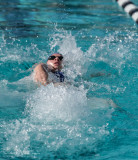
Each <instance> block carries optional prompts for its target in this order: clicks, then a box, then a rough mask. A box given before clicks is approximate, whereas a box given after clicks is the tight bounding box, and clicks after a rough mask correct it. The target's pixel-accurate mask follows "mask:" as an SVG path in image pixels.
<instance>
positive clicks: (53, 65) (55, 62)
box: [47, 53, 63, 70]
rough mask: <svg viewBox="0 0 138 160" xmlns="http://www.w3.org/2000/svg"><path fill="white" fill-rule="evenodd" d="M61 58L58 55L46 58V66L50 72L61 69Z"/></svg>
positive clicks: (60, 55)
mask: <svg viewBox="0 0 138 160" xmlns="http://www.w3.org/2000/svg"><path fill="white" fill-rule="evenodd" d="M62 61H63V56H62V54H60V53H54V54H52V55H50V56H49V57H48V60H47V65H48V67H50V69H52V70H61V69H62Z"/></svg>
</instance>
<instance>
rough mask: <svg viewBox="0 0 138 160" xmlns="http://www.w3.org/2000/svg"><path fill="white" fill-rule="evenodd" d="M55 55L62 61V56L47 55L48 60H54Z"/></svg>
mask: <svg viewBox="0 0 138 160" xmlns="http://www.w3.org/2000/svg"><path fill="white" fill-rule="evenodd" d="M56 57H58V59H59V60H60V61H62V59H63V56H49V57H48V60H54V59H55V58H56Z"/></svg>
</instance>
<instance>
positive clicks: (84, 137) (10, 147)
mask: <svg viewBox="0 0 138 160" xmlns="http://www.w3.org/2000/svg"><path fill="white" fill-rule="evenodd" d="M116 34H117V35H118V33H116ZM116 34H115V35H114V37H116V36H117V35H116ZM114 37H113V36H112V35H109V36H107V37H105V38H104V39H103V41H102V42H101V41H100V40H98V39H100V38H98V39H97V45H96V44H92V45H91V46H90V47H89V49H88V51H87V52H86V53H84V52H83V51H82V50H81V48H79V47H77V43H76V39H75V36H72V35H71V33H67V32H65V31H64V32H62V31H61V32H59V31H58V33H57V34H53V35H52V36H51V39H52V40H51V44H50V46H51V50H56V49H57V48H58V52H60V53H61V54H63V56H64V57H65V63H64V65H65V68H64V69H63V71H64V72H65V75H66V76H67V77H68V81H71V84H65V85H59V86H56V87H55V86H54V85H53V84H50V85H48V86H46V87H45V86H40V87H36V85H35V84H34V87H32V88H31V89H30V88H29V87H30V85H26V84H28V83H30V82H31V83H32V81H31V77H27V76H25V77H24V78H22V79H20V80H17V81H14V82H9V81H8V80H4V81H1V88H4V89H5V88H6V89H5V90H3V92H4V93H3V94H2V95H4V94H5V93H7V95H8V96H10V97H12V94H11V92H10V90H9V89H7V86H9V88H10V89H11V91H13V89H12V86H14V87H13V88H16V90H17V91H14V92H12V93H13V99H14V97H16V96H17V95H20V96H19V98H21V99H22V98H23V97H24V101H25V107H24V111H23V112H22V114H23V115H24V116H23V117H18V118H16V119H13V120H10V121H3V122H2V124H1V130H2V131H1V133H2V136H1V142H2V144H3V145H2V154H3V155H7V157H8V156H9V157H12V158H15V157H29V158H36V159H44V158H48V157H49V158H55V157H56V156H57V155H58V158H63V159H66V158H67V157H70V158H71V157H72V158H76V157H79V156H83V154H84V155H85V154H88V155H95V156H98V155H99V152H100V149H102V147H103V146H104V144H105V141H104V140H105V137H107V136H109V135H111V134H112V133H114V128H113V127H111V128H110V127H109V123H110V119H111V118H112V113H113V112H114V109H113V107H114V103H113V101H112V100H110V99H107V98H103V97H104V96H105V97H106V96H107V95H110V94H111V93H117V92H118V93H120V92H121V93H124V91H125V89H126V88H125V86H123V85H122V86H121V85H119V87H118V84H116V83H113V84H114V85H113V86H111V84H110V83H106V80H105V79H104V82H102V80H101V81H99V82H98V81H96V80H95V81H92V80H91V77H90V74H91V73H92V71H94V69H93V68H96V66H97V65H96V64H97V63H98V64H102V65H103V64H104V66H106V67H107V68H106V67H105V69H103V70H102V71H104V73H107V71H109V70H110V71H113V72H112V75H111V79H110V80H112V78H113V79H114V77H115V74H116V72H117V74H118V75H119V74H121V73H122V72H123V68H124V66H123V65H122V64H125V63H127V61H129V60H130V59H131V57H132V55H131V52H129V51H128V48H127V49H126V48H125V49H124V48H123V45H122V42H120V43H119V44H118V45H117V46H116V44H115V43H116V41H117V39H115V38H114ZM130 39H131V38H128V39H127V40H126V42H129V40H130ZM98 41H99V42H98ZM117 43H118V42H117ZM112 44H114V45H113V46H114V47H113V48H114V49H113V48H112V49H110V45H112ZM134 45H135V44H134ZM32 46H35V45H32ZM32 46H31V47H30V49H28V48H25V49H26V50H27V51H31V50H33V52H34V53H35V54H36V55H37V56H38V59H39V60H43V61H45V59H46V56H47V54H48V53H47V52H43V54H41V55H40V54H39V53H37V51H38V50H37V46H35V47H34V48H33V47H32ZM125 46H126V44H125ZM135 47H136V46H135ZM118 48H119V49H118ZM19 50H20V51H21V52H22V53H23V50H24V48H20V49H19ZM36 50H37V51H36ZM101 50H102V51H103V52H101ZM113 50H114V51H116V54H115V53H114V52H113ZM122 50H123V51H124V53H125V54H124V53H122ZM117 51H118V52H117ZM7 52H8V51H7ZM111 53H112V54H111ZM14 54H15V55H18V53H17V51H15V52H14ZM9 55H10V54H9ZM29 56H30V57H31V53H29V52H27V53H26V56H25V57H24V60H22V59H21V62H22V61H26V60H28V57H29ZM15 59H16V61H18V58H16V56H15ZM111 59H112V61H111ZM7 60H8V59H6V56H5V58H3V59H2V62H3V63H5V62H6V61H7ZM32 61H33V60H32ZM118 61H119V62H120V63H118ZM92 65H93V66H94V67H93V68H92V67H91V66H92ZM100 67H101V66H100ZM100 67H99V68H98V69H99V70H101V68H100ZM89 68H90V69H89ZM98 69H97V70H96V71H99V70H98ZM106 69H107V70H106ZM22 70H24V69H22ZM114 70H115V72H114ZM24 72H26V71H24ZM29 81H30V82H29ZM112 82H113V80H112ZM28 88H29V89H28ZM96 91H97V92H96ZM99 91H100V92H99ZM15 92H16V93H15ZM89 93H90V94H89ZM97 93H98V94H99V95H100V96H99V95H98V97H96V94H97ZM21 94H22V96H21ZM99 97H100V98H99ZM107 97H108V96H107ZM108 98H110V96H109V97H108ZM16 100H17V101H18V100H19V99H16ZM2 102H3V104H4V101H2ZM14 102H16V101H15V100H14ZM7 104H12V103H11V100H10V98H9V99H8V100H7Z"/></svg>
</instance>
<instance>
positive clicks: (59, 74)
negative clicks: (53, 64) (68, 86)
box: [54, 71, 65, 82]
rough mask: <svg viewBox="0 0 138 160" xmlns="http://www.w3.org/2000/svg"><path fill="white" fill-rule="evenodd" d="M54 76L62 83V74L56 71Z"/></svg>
mask: <svg viewBox="0 0 138 160" xmlns="http://www.w3.org/2000/svg"><path fill="white" fill-rule="evenodd" d="M54 74H55V75H56V76H57V77H58V78H59V79H60V82H64V79H65V77H64V75H63V73H62V72H60V71H56V72H54Z"/></svg>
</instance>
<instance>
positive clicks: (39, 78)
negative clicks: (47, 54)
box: [34, 63, 48, 85]
mask: <svg viewBox="0 0 138 160" xmlns="http://www.w3.org/2000/svg"><path fill="white" fill-rule="evenodd" d="M45 66H46V64H44V63H40V64H38V65H37V66H36V67H35V68H34V81H35V82H37V83H39V84H42V85H46V84H47V79H48V73H47V72H46V70H45V69H44V67H45Z"/></svg>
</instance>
